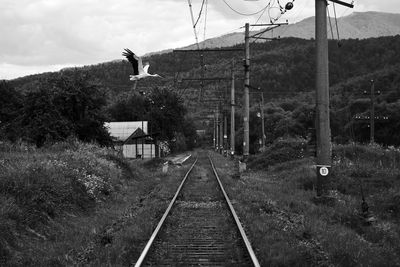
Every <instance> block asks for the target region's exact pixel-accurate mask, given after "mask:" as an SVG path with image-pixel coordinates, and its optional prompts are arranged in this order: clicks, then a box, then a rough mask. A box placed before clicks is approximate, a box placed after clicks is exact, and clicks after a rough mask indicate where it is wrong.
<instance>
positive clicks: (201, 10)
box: [193, 0, 206, 27]
mask: <svg viewBox="0 0 400 267" xmlns="http://www.w3.org/2000/svg"><path fill="white" fill-rule="evenodd" d="M205 1H206V0H203V2H202V3H201V8H200V12H199V16H198V17H197V20H196V22H195V24H194V25H193V27H196V25H197V22H199V19H200V17H201V12H203V7H204V2H205Z"/></svg>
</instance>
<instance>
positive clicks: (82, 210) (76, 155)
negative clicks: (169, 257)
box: [0, 142, 185, 266]
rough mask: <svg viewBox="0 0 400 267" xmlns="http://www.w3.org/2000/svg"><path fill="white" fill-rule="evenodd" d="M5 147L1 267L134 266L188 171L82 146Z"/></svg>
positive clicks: (1, 154) (0, 185)
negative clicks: (182, 174)
mask: <svg viewBox="0 0 400 267" xmlns="http://www.w3.org/2000/svg"><path fill="white" fill-rule="evenodd" d="M1 146H2V147H1V149H0V265H1V266H33V265H36V266H65V265H79V264H83V265H92V266H99V265H102V266H106V265H113V266H115V265H130V264H132V263H133V262H135V261H136V260H137V258H138V256H139V254H140V252H141V250H142V249H143V247H144V245H145V242H146V241H147V239H148V238H149V236H150V235H151V232H152V231H153V229H154V228H155V225H156V223H157V221H158V219H159V218H160V216H161V215H162V213H163V212H164V210H165V208H166V206H167V205H168V202H169V200H170V198H171V196H172V195H173V192H174V191H175V190H176V187H177V185H178V182H179V181H178V180H179V173H180V172H183V171H184V169H185V168H181V169H179V170H174V174H178V175H171V173H172V172H171V171H169V173H167V174H163V173H161V168H160V167H159V163H160V162H159V161H156V160H152V161H134V162H127V161H126V160H124V159H122V158H121V157H119V156H118V155H116V154H115V153H114V152H113V151H112V150H109V149H105V148H99V147H97V146H95V145H90V144H82V143H79V142H71V143H62V144H58V145H55V146H52V147H48V148H45V149H40V150H39V149H34V148H31V147H15V146H12V145H8V144H2V145H1ZM144 177H146V178H144Z"/></svg>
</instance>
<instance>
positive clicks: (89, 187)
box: [0, 141, 122, 265]
mask: <svg viewBox="0 0 400 267" xmlns="http://www.w3.org/2000/svg"><path fill="white" fill-rule="evenodd" d="M110 155H114V152H113V151H112V150H109V149H106V148H99V147H97V146H96V145H94V144H84V143H80V142H77V141H75V142H70V143H60V144H56V145H55V146H52V147H47V148H45V149H35V148H33V147H29V146H26V145H19V146H16V145H12V144H4V143H3V144H2V145H1V148H0V156H1V157H0V265H1V264H6V263H7V262H8V261H10V260H11V259H12V258H13V256H15V255H13V252H15V251H17V250H18V247H19V246H20V245H19V244H18V242H16V240H17V237H16V236H17V235H20V234H21V233H23V232H30V233H34V235H36V236H37V237H41V238H44V239H45V238H46V233H45V229H46V225H47V224H48V223H49V222H51V221H52V220H54V219H55V218H57V217H60V216H63V215H64V214H65V213H66V212H89V211H91V210H93V208H94V207H95V206H96V203H98V202H99V201H102V200H104V199H105V198H106V197H107V196H109V195H110V194H111V193H112V192H113V191H115V190H116V189H117V188H118V186H119V180H120V179H121V175H122V174H121V169H120V167H119V166H117V164H115V163H114V162H113V161H110V160H107V156H110Z"/></svg>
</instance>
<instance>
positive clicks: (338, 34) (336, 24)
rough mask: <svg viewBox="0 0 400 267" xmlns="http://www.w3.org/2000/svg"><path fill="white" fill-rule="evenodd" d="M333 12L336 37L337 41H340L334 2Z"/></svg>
mask: <svg viewBox="0 0 400 267" xmlns="http://www.w3.org/2000/svg"><path fill="white" fill-rule="evenodd" d="M333 12H334V13H335V23H336V31H337V38H338V41H340V36H339V28H338V23H337V17H336V8H335V3H334V2H333Z"/></svg>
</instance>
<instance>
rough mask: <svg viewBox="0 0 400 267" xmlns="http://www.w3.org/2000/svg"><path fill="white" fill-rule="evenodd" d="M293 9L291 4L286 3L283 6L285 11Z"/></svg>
mask: <svg viewBox="0 0 400 267" xmlns="http://www.w3.org/2000/svg"><path fill="white" fill-rule="evenodd" d="M292 8H293V2H287V3H286V5H285V9H286V10H291V9H292Z"/></svg>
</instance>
